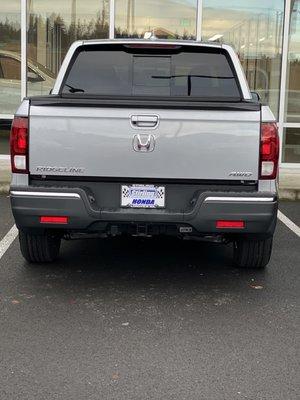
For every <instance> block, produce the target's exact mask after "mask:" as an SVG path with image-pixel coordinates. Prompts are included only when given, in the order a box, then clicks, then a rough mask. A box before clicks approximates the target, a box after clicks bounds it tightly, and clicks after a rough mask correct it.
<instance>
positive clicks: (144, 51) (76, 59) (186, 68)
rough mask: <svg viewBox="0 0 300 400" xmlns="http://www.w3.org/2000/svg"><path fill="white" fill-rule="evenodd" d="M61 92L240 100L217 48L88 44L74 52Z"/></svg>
mask: <svg viewBox="0 0 300 400" xmlns="http://www.w3.org/2000/svg"><path fill="white" fill-rule="evenodd" d="M61 93H62V94H68V95H72V94H80V95H83V96H88V95H93V96H113V97H120V96H126V97H128V96H129V97H140V96H142V97H147V96H149V97H159V98H160V97H167V98H176V97H178V98H179V97H180V98H197V99H208V100H210V99H211V100H214V99H223V100H226V99H227V100H230V101H232V100H240V99H241V93H240V88H239V84H238V80H237V78H236V76H235V73H234V68H233V65H232V64H231V60H230V58H229V56H228V55H227V53H226V51H224V50H222V49H221V48H209V47H200V46H199V47H198V46H180V45H178V46H177V45H174V46H166V47H165V48H164V47H160V46H159V47H158V46H154V45H152V47H151V46H149V47H147V46H145V47H143V46H141V45H115V44H114V45H111V44H110V45H87V46H82V47H80V48H79V49H78V50H77V51H76V52H75V54H74V56H73V59H72V61H71V63H70V66H69V70H68V71H67V74H66V78H65V80H64V82H63V85H62V89H61Z"/></svg>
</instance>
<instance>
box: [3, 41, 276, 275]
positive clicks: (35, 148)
mask: <svg viewBox="0 0 300 400" xmlns="http://www.w3.org/2000/svg"><path fill="white" fill-rule="evenodd" d="M10 143H11V163H12V172H13V175H12V182H11V193H10V194H11V204H12V211H13V214H14V218H15V221H16V224H17V227H18V229H19V239H20V247H21V251H22V254H23V256H24V257H25V259H26V260H28V261H29V262H38V263H41V262H51V261H53V260H54V259H55V258H56V257H57V256H58V253H59V249H60V243H61V239H63V238H68V239H70V238H74V239H75V238H78V237H80V238H82V237H89V236H92V237H95V236H96V237H99V238H103V239H104V238H105V237H108V236H116V235H121V234H129V235H134V236H145V237H151V236H154V235H173V236H177V237H179V238H183V239H193V240H206V241H214V242H218V243H233V248H234V252H233V254H234V263H235V264H236V265H237V266H239V267H252V268H262V267H264V266H266V264H267V263H268V262H269V259H270V255H271V249H272V238H273V233H274V229H275V225H276V216H277V182H276V177H277V169H278V152H279V140H278V132H277V126H276V123H275V118H274V116H273V114H272V112H271V111H270V109H269V107H267V106H264V105H262V104H260V102H259V101H258V99H257V98H256V99H255V98H254V96H252V94H251V92H250V91H249V87H248V85H247V81H246V79H245V76H244V73H243V70H242V67H241V64H240V62H239V59H238V57H237V55H236V54H235V52H234V51H233V49H232V48H231V47H230V46H227V45H219V44H212V43H210V44H209V43H197V42H178V41H176V42H175V41H174V42H173V41H159V40H155V41H151V40H149V41H144V40H139V41H137V40H113V41H111V40H92V41H78V42H75V43H74V44H73V45H72V46H71V48H70V50H69V52H68V53H67V55H66V57H65V60H64V62H63V64H62V67H61V69H60V72H59V74H58V77H57V80H56V83H55V86H54V88H53V90H52V93H51V94H50V95H48V96H42V97H28V98H25V99H24V100H23V102H22V104H21V105H20V107H19V109H18V110H17V112H16V115H15V117H14V120H13V124H12V130H11V141H10ZM199 257H200V255H199Z"/></svg>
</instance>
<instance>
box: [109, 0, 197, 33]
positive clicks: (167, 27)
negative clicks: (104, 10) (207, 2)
mask: <svg viewBox="0 0 300 400" xmlns="http://www.w3.org/2000/svg"><path fill="white" fill-rule="evenodd" d="M196 14H197V0H139V1H137V0H116V1H115V27H116V32H115V35H116V37H134V38H160V39H179V38H181V39H195V37H196Z"/></svg>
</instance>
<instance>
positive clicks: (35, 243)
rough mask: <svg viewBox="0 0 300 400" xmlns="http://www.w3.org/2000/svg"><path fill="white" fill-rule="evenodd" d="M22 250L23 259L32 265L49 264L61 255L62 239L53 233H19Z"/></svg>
mask: <svg viewBox="0 0 300 400" xmlns="http://www.w3.org/2000/svg"><path fill="white" fill-rule="evenodd" d="M19 241H20V249H21V253H22V255H23V257H24V258H25V260H27V261H28V262H30V263H48V262H52V261H54V260H55V259H56V258H57V257H58V254H59V249H60V243H61V238H60V236H58V235H57V234H54V233H51V232H49V231H48V232H45V233H42V234H41V233H38V234H34V233H28V232H24V231H22V230H20V231H19Z"/></svg>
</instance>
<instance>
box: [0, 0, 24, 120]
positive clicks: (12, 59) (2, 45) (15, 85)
mask: <svg viewBox="0 0 300 400" xmlns="http://www.w3.org/2000/svg"><path fill="white" fill-rule="evenodd" d="M0 10H1V12H0V118H1V114H14V112H15V111H16V108H17V106H18V105H19V103H20V99H21V97H20V96H21V79H20V77H21V63H20V59H21V56H20V51H21V26H20V1H19V0H10V1H7V0H0Z"/></svg>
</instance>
